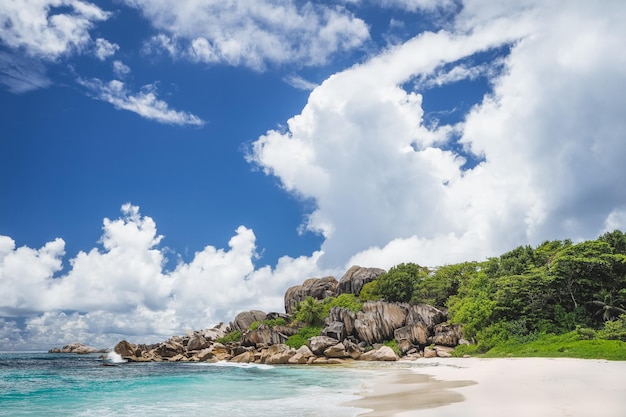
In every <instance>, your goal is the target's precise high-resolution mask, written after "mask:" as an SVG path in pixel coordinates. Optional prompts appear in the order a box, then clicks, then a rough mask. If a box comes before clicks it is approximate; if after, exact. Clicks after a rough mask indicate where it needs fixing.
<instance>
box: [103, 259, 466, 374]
mask: <svg viewBox="0 0 626 417" xmlns="http://www.w3.org/2000/svg"><path fill="white" fill-rule="evenodd" d="M384 272H385V271H384V270H382V269H377V268H362V267H358V266H354V267H352V268H350V269H349V270H348V271H347V272H346V273H345V274H344V276H343V277H342V278H341V280H339V281H337V280H336V279H335V278H334V277H324V278H310V279H307V280H306V281H304V282H303V283H302V284H301V285H298V286H295V287H291V288H289V289H288V290H287V292H286V293H285V312H286V313H285V314H282V313H269V314H268V313H265V312H263V311H259V310H252V311H246V312H242V313H239V314H238V315H237V316H236V317H235V319H234V320H233V321H232V322H231V323H230V324H229V325H224V324H220V325H218V326H216V327H214V328H212V329H205V330H201V331H195V332H189V333H188V334H187V335H185V336H174V337H171V338H170V339H168V340H166V341H164V342H161V343H157V344H154V345H143V344H140V345H134V344H131V343H129V342H128V341H121V342H119V343H118V344H117V345H116V346H115V349H114V350H115V352H116V353H118V354H119V355H121V356H122V357H123V358H124V359H127V360H129V361H135V362H142V361H192V362H217V361H232V362H248V363H251V362H254V363H265V364H334V363H343V362H346V361H351V360H366V361H370V360H374V361H395V360H398V359H399V357H398V355H397V354H396V352H395V351H394V350H393V349H391V348H390V347H388V346H386V345H384V344H383V343H384V342H386V341H390V340H395V341H396V342H397V345H398V348H399V351H400V354H401V355H402V356H404V357H407V358H418V357H435V356H439V357H447V356H450V351H451V350H453V349H454V347H455V346H457V345H458V344H460V343H467V342H466V341H464V340H463V339H462V328H461V327H460V326H459V325H452V324H449V323H447V311H446V310H445V309H440V308H435V307H433V306H429V305H426V304H418V305H409V304H401V303H388V302H384V301H375V302H367V303H365V304H364V305H363V308H362V309H361V310H360V311H358V312H357V313H355V312H353V311H352V310H349V309H345V308H341V307H334V308H332V309H331V311H330V314H329V316H328V317H327V318H326V321H325V326H324V328H323V330H322V331H321V333H320V334H319V335H318V336H314V337H311V338H309V339H308V341H307V343H306V345H303V346H301V347H300V348H299V349H294V348H291V347H289V346H287V344H286V341H287V339H288V338H289V337H290V336H293V335H295V334H297V333H298V331H299V329H300V327H299V326H300V325H299V324H298V323H290V319H291V315H292V313H294V311H295V308H296V306H297V304H298V303H299V302H301V301H303V300H305V299H306V298H307V297H313V298H315V299H317V300H323V299H324V298H327V297H334V296H337V295H341V294H354V295H358V294H359V293H360V292H361V289H362V288H363V285H365V284H366V283H367V282H370V281H373V280H374V279H376V278H377V277H378V276H379V275H380V274H382V273H384ZM278 318H282V319H283V321H284V323H285V325H278V326H272V327H270V326H269V325H267V324H260V325H258V326H252V324H253V323H255V322H256V323H259V322H263V321H268V320H272V321H274V322H276V321H277V320H276V319H278ZM251 327H254V328H251ZM234 331H239V332H241V335H242V337H241V339H240V340H238V341H236V342H229V343H226V342H224V343H220V341H219V340H222V341H224V340H225V339H223V338H224V337H225V336H226V335H227V334H229V333H231V332H234ZM226 340H227V339H226Z"/></svg>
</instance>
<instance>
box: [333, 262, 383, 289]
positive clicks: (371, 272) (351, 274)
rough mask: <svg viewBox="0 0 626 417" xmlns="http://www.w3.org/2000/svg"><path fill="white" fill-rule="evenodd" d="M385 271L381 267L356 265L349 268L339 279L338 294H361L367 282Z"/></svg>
mask: <svg viewBox="0 0 626 417" xmlns="http://www.w3.org/2000/svg"><path fill="white" fill-rule="evenodd" d="M385 272H386V271H385V270H384V269H380V268H363V267H361V266H357V265H355V266H353V267H351V268H350V269H348V270H347V271H346V273H345V274H343V277H341V279H340V280H339V285H338V286H337V294H354V295H359V294H360V293H361V290H362V289H363V286H364V285H365V284H367V283H368V282H372V281H374V280H375V279H376V278H378V277H379V276H380V275H382V274H384V273H385Z"/></svg>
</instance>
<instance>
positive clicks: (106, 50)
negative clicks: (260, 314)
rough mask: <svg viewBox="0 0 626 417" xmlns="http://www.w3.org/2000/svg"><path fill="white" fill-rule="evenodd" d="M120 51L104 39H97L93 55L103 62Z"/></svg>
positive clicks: (116, 45)
mask: <svg viewBox="0 0 626 417" xmlns="http://www.w3.org/2000/svg"><path fill="white" fill-rule="evenodd" d="M118 49H120V46H119V45H118V44H116V43H111V42H109V41H107V40H106V39H102V38H98V39H96V45H95V50H94V53H95V54H96V58H98V59H99V60H100V61H104V60H105V59H107V58H109V57H110V56H113V55H115V52H117V50H118Z"/></svg>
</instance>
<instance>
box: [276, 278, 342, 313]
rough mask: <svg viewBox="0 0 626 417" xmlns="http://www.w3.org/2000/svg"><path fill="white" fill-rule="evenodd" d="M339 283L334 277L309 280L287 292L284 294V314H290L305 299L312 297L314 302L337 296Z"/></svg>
mask: <svg viewBox="0 0 626 417" xmlns="http://www.w3.org/2000/svg"><path fill="white" fill-rule="evenodd" d="M338 285H339V283H338V282H337V279H336V278H335V277H331V276H328V277H324V278H309V279H307V280H306V281H304V282H303V283H302V284H301V285H296V286H293V287H291V288H289V289H288V290H287V292H286V293H285V312H286V313H287V314H292V313H293V312H294V309H295V308H296V305H297V304H298V303H299V302H301V301H303V300H304V299H305V298H307V297H313V298H315V299H316V300H323V299H324V298H328V297H333V296H335V295H336V294H337V286H338Z"/></svg>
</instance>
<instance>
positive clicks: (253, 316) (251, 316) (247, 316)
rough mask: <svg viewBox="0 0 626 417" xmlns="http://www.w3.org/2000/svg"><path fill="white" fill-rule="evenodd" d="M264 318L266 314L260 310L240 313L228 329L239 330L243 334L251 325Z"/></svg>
mask: <svg viewBox="0 0 626 417" xmlns="http://www.w3.org/2000/svg"><path fill="white" fill-rule="evenodd" d="M266 317H267V314H266V313H264V312H263V311H261V310H251V311H242V312H241V313H239V314H237V316H236V317H235V319H234V320H233V321H232V322H231V323H230V329H231V330H239V331H240V332H242V333H243V332H245V331H246V330H248V329H249V328H250V325H251V324H252V323H254V322H255V321H261V320H265V318H266Z"/></svg>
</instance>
